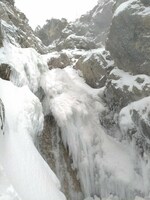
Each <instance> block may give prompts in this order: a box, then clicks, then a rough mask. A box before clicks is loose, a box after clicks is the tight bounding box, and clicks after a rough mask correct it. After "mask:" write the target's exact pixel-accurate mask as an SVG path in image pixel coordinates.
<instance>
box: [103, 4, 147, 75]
mask: <svg viewBox="0 0 150 200" xmlns="http://www.w3.org/2000/svg"><path fill="white" fill-rule="evenodd" d="M144 2H145V3H144ZM148 2H149V1H148ZM145 4H146V1H140V0H134V1H129V0H128V1H125V2H123V3H122V4H120V5H119V7H117V9H116V10H115V13H114V17H113V20H112V24H111V27H110V31H109V34H108V41H107V49H108V50H109V51H110V53H111V55H112V57H113V59H114V60H115V63H116V65H117V66H118V67H119V68H120V69H123V70H124V71H129V72H132V73H133V74H147V75H150V70H149V66H150V9H148V8H147V7H146V5H145Z"/></svg>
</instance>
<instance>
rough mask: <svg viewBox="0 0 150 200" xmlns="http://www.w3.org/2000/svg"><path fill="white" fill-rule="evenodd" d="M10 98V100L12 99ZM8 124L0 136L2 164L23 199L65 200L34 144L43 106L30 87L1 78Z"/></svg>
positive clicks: (38, 130) (0, 93)
mask: <svg viewBox="0 0 150 200" xmlns="http://www.w3.org/2000/svg"><path fill="white" fill-rule="evenodd" d="M10 97H11V98H10ZM0 98H1V99H2V101H3V103H4V106H5V116H6V121H5V123H6V125H5V130H4V131H5V133H4V135H3V134H1V135H0V152H1V153H0V162H1V164H2V166H3V168H4V172H5V173H6V176H7V177H8V178H9V180H10V182H11V183H12V185H13V186H14V188H15V190H16V191H17V193H18V195H19V196H20V197H21V199H28V200H33V199H34V200H63V199H65V197H64V195H63V194H62V193H61V192H60V191H59V188H60V183H59V180H58V179H57V177H56V176H55V174H54V173H53V171H52V170H51V169H50V168H49V166H48V165H47V163H46V162H45V161H44V160H43V158H42V157H41V156H40V154H39V152H38V151H37V150H36V148H35V146H34V144H33V138H34V135H36V134H39V133H40V132H41V130H42V126H43V114H42V107H41V104H40V102H39V100H38V98H37V97H36V96H35V95H34V94H33V93H32V92H31V91H30V90H29V89H28V87H27V86H24V87H20V88H18V87H16V86H14V85H13V84H12V83H11V82H8V81H4V80H2V79H0Z"/></svg>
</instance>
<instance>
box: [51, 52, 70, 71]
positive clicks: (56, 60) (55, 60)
mask: <svg viewBox="0 0 150 200" xmlns="http://www.w3.org/2000/svg"><path fill="white" fill-rule="evenodd" d="M47 64H48V66H49V69H52V68H64V67H67V66H69V65H71V60H70V58H69V57H68V56H67V55H66V54H65V53H60V55H59V57H52V58H51V59H50V60H49V61H48V63H47Z"/></svg>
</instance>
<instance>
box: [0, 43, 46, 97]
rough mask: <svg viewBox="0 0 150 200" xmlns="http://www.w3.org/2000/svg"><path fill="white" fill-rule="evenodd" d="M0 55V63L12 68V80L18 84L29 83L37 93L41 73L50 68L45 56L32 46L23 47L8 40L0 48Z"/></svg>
mask: <svg viewBox="0 0 150 200" xmlns="http://www.w3.org/2000/svg"><path fill="white" fill-rule="evenodd" d="M0 55H1V57H0V63H6V64H8V65H9V66H11V68H12V72H11V77H10V79H11V81H12V82H13V83H14V84H15V85H17V86H23V85H28V86H29V88H30V89H31V91H33V92H34V93H35V92H36V91H37V90H38V88H39V81H40V75H41V73H42V72H43V71H46V70H48V67H47V64H46V62H45V60H44V58H43V57H42V56H41V55H40V54H38V53H37V52H36V51H35V50H34V49H32V48H24V49H22V48H19V47H16V46H14V45H12V44H10V43H7V42H4V47H2V48H1V49H0Z"/></svg>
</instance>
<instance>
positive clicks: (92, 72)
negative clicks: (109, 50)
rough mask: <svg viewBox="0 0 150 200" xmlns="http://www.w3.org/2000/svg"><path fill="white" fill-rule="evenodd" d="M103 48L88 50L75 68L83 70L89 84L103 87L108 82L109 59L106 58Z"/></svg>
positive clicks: (94, 86)
mask: <svg viewBox="0 0 150 200" xmlns="http://www.w3.org/2000/svg"><path fill="white" fill-rule="evenodd" d="M103 53H106V52H101V49H99V51H98V50H96V51H93V52H90V51H89V52H88V53H87V54H85V55H83V56H81V57H80V58H79V59H78V61H77V63H76V66H75V68H76V69H79V70H80V71H81V72H82V75H83V77H84V79H85V80H86V82H87V84H88V85H90V86H91V87H93V88H99V87H103V86H104V85H105V83H106V79H107V78H106V76H107V70H108V69H107V68H106V66H107V60H106V59H105V57H104V55H103Z"/></svg>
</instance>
